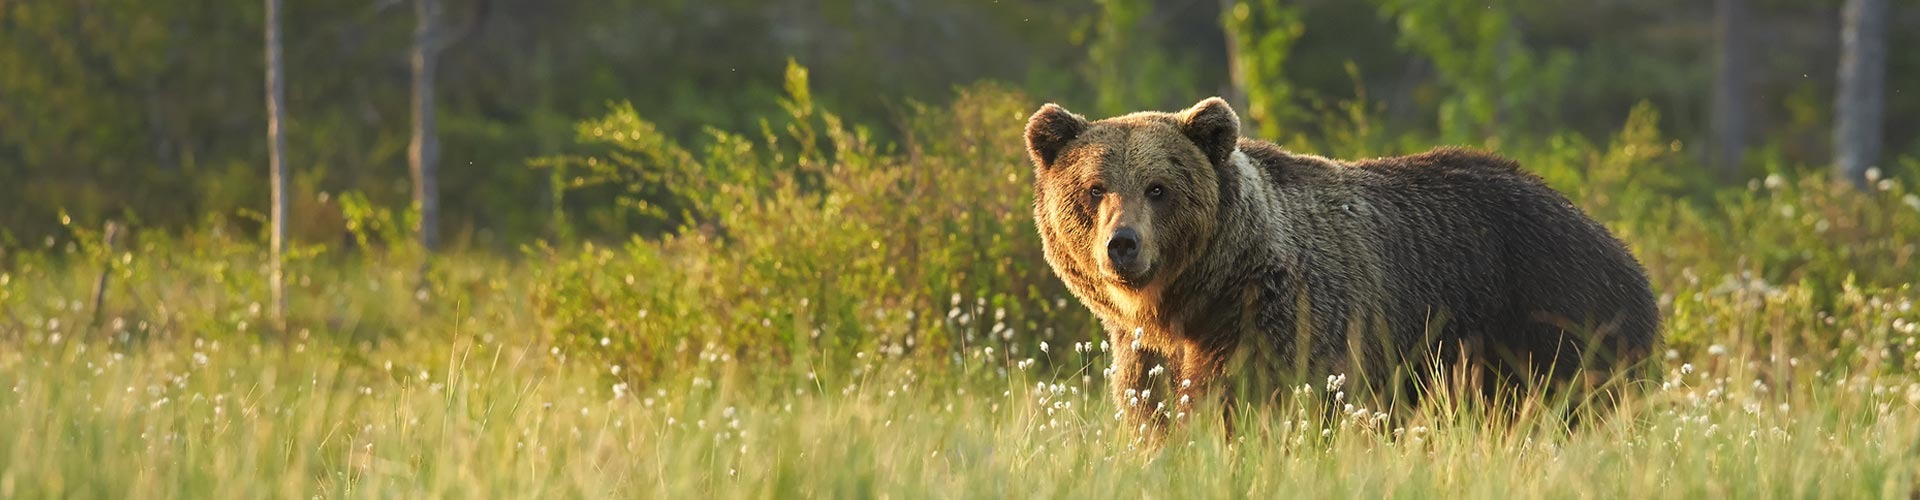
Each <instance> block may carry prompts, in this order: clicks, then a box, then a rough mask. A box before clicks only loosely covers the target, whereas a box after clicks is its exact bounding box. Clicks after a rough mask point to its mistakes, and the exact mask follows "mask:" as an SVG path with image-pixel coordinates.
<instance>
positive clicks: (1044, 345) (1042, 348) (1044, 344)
mask: <svg viewBox="0 0 1920 500" xmlns="http://www.w3.org/2000/svg"><path fill="white" fill-rule="evenodd" d="M1047 347H1048V346H1047V342H1046V341H1044V340H1042V341H1040V352H1049V351H1048V350H1047Z"/></svg>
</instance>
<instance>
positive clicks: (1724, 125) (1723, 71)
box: [1708, 0, 1750, 180]
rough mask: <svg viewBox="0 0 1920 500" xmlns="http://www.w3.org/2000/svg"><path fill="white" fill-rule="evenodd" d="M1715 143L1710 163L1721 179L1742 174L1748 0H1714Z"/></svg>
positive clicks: (1713, 117)
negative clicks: (1715, 44) (1715, 45)
mask: <svg viewBox="0 0 1920 500" xmlns="http://www.w3.org/2000/svg"><path fill="white" fill-rule="evenodd" d="M1713 31H1714V41H1715V42H1716V43H1717V45H1718V47H1716V54H1715V58H1714V67H1713V69H1714V72H1713V110H1712V119H1711V121H1712V127H1713V131H1712V146H1711V147H1710V149H1709V150H1708V151H1709V152H1708V163H1710V164H1711V165H1713V169H1714V173H1716V174H1718V175H1719V177H1720V178H1721V179H1722V180H1732V179H1733V178H1734V177H1735V176H1736V175H1738V174H1739V173H1740V165H1741V160H1742V158H1741V157H1742V155H1743V154H1745V152H1746V149H1747V122H1748V120H1749V119H1750V118H1749V117H1748V115H1747V107H1746V106H1747V100H1748V97H1747V96H1748V94H1749V91H1748V88H1749V83H1748V80H1749V78H1748V76H1747V75H1748V73H1747V70H1748V58H1747V54H1748V53H1749V52H1750V51H1749V48H1748V46H1747V43H1748V40H1747V2H1746V0H1715V2H1714V27H1713Z"/></svg>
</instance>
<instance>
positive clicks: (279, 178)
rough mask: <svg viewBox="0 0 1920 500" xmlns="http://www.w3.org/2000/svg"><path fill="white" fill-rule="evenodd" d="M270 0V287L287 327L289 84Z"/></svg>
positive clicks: (276, 316)
mask: <svg viewBox="0 0 1920 500" xmlns="http://www.w3.org/2000/svg"><path fill="white" fill-rule="evenodd" d="M266 2H267V20H266V24H267V40H266V43H267V169H268V173H267V182H268V184H271V185H272V194H271V196H272V201H273V208H272V215H271V217H272V221H271V224H272V227H271V228H270V230H269V232H270V236H269V237H268V242H269V243H268V252H269V255H268V271H267V273H268V276H267V286H268V288H270V289H271V292H270V293H271V295H272V300H273V305H272V311H273V322H274V326H275V327H276V328H282V329H284V328H285V327H286V319H287V283H286V272H285V269H284V268H283V264H284V260H285V257H284V256H285V253H286V243H287V134H286V128H285V127H286V123H287V85H286V83H287V82H286V77H285V74H284V73H283V72H282V70H283V65H282V62H281V56H280V0H266Z"/></svg>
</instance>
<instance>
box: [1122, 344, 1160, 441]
mask: <svg viewBox="0 0 1920 500" xmlns="http://www.w3.org/2000/svg"><path fill="white" fill-rule="evenodd" d="M1107 338H1108V343H1110V344H1112V345H1113V351H1112V352H1113V366H1112V367H1111V368H1108V369H1107V390H1108V391H1109V392H1110V393H1111V394H1112V397H1113V405H1114V407H1115V408H1117V409H1118V411H1119V412H1120V414H1119V416H1120V417H1121V418H1120V421H1121V422H1122V423H1124V424H1126V426H1127V427H1129V428H1130V429H1134V430H1139V431H1152V430H1156V428H1158V427H1160V425H1161V420H1162V418H1161V417H1163V415H1161V414H1163V413H1165V412H1164V410H1165V409H1166V406H1165V405H1164V404H1162V402H1163V401H1165V397H1166V396H1167V394H1168V392H1167V391H1166V389H1165V384H1159V383H1156V381H1155V379H1156V378H1157V379H1161V380H1164V379H1166V378H1167V374H1166V373H1164V372H1165V371H1166V368H1165V361H1166V357H1165V356H1162V355H1160V354H1159V353H1156V352H1153V351H1152V350H1151V348H1149V347H1145V346H1141V345H1140V344H1139V343H1138V342H1135V338H1134V335H1133V333H1132V332H1122V331H1111V332H1108V335H1107ZM1157 410H1158V411H1157Z"/></svg>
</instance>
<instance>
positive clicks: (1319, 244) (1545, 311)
mask: <svg viewBox="0 0 1920 500" xmlns="http://www.w3.org/2000/svg"><path fill="white" fill-rule="evenodd" d="M1027 139H1028V147H1029V152H1030V153H1031V156H1032V160H1033V163H1034V166H1035V170H1036V180H1035V206H1034V216H1035V222H1036V225H1037V226H1038V227H1039V230H1040V233H1041V237H1042V241H1043V243H1044V246H1045V254H1046V257H1047V261H1048V262H1049V264H1051V265H1052V266H1053V269H1054V271H1055V273H1056V274H1057V275H1059V276H1060V278H1061V279H1062V280H1063V281H1065V282H1066V283H1067V285H1068V287H1069V288H1070V289H1071V290H1072V291H1073V293H1074V294H1075V295H1076V296H1077V297H1079V298H1080V300H1081V301H1082V302H1083V303H1085V304H1086V305H1087V307H1089V308H1090V309H1092V310H1093V312H1094V313H1095V314H1096V315H1097V316H1099V317H1100V318H1101V320H1102V322H1103V323H1104V324H1105V325H1106V327H1107V330H1108V335H1109V342H1110V345H1111V346H1112V348H1113V353H1114V354H1113V356H1114V365H1113V367H1112V369H1110V370H1109V372H1108V375H1109V383H1110V386H1111V388H1112V392H1113V397H1114V399H1115V400H1116V402H1118V403H1119V404H1120V405H1122V406H1123V407H1125V408H1128V409H1129V411H1130V413H1132V414H1134V415H1135V416H1136V417H1139V418H1145V417H1146V416H1147V415H1148V414H1149V412H1150V411H1151V410H1153V409H1155V408H1165V411H1163V412H1161V413H1160V414H1161V415H1163V416H1164V415H1166V414H1177V413H1178V412H1182V411H1187V410H1189V409H1190V408H1191V405H1192V404H1193V403H1195V402H1199V401H1203V400H1207V399H1209V398H1215V397H1219V396H1233V395H1238V396H1239V397H1254V398H1258V397H1262V396H1263V395H1272V394H1276V393H1277V391H1278V390H1279V389H1280V388H1282V387H1285V386H1289V385H1298V384H1300V383H1302V382H1308V381H1312V382H1314V383H1315V385H1316V386H1318V385H1319V383H1318V382H1319V381H1321V380H1324V378H1325V377H1326V376H1327V375H1332V374H1343V375H1346V376H1347V377H1348V379H1349V382H1348V386H1347V390H1348V391H1351V392H1354V393H1356V394H1360V393H1373V394H1384V393H1390V392H1395V391H1400V390H1401V389H1403V387H1401V386H1400V385H1399V384H1396V383H1392V382H1393V381H1410V380H1415V379H1418V378H1419V377H1420V375H1422V374H1423V373H1425V372H1426V371H1428V370H1429V369H1430V367H1431V365H1429V364H1427V363H1426V362H1427V361H1438V362H1440V363H1443V364H1444V363H1449V362H1453V361H1457V360H1466V361H1468V362H1469V363H1466V364H1463V365H1460V366H1468V365H1471V366H1474V367H1480V368H1484V369H1486V370H1487V371H1489V372H1490V373H1491V374H1492V376H1493V377H1494V378H1493V379H1494V380H1503V381H1505V382H1503V383H1506V384H1508V385H1511V384H1514V383H1516V381H1519V380H1523V379H1532V378H1547V379H1552V380H1557V381H1569V380H1575V379H1596V378H1605V377H1606V376H1609V375H1611V374H1613V373H1616V372H1617V371H1618V370H1620V369H1621V368H1623V367H1626V366H1627V365H1630V364H1632V363H1633V362H1635V361H1638V360H1639V359H1640V358H1642V357H1644V356H1645V354H1646V353H1647V352H1649V350H1650V349H1651V348H1652V346H1653V345H1654V344H1655V343H1656V342H1657V341H1658V326H1659V325H1658V323H1659V320H1658V310H1657V307H1656V306H1655V304H1654V301H1653V297H1652V292H1651V291H1650V290H1649V288H1648V285H1647V281H1646V278H1645V275H1644V272H1643V271H1642V269H1641V268H1640V266H1639V264H1638V263H1637V262H1636V261H1635V260H1634V258H1633V256H1632V255H1631V254H1630V253H1629V252H1628V251H1627V249H1626V247H1625V246H1624V245H1623V244H1622V243H1621V242H1620V241H1619V240H1617V239H1615V238H1614V237H1613V236H1612V235H1611V234H1609V233H1608V232H1607V230H1606V229H1605V228H1604V227H1603V226H1601V225H1600V224H1599V223H1597V222H1595V221H1593V220H1592V219H1591V218H1589V217H1587V216H1586V215H1585V214H1584V213H1582V212H1581V211H1580V210H1579V209H1578V208H1576V207H1574V205H1573V204H1572V203H1571V202H1569V201H1568V200H1567V199H1566V197H1564V196H1562V195H1560V194H1559V193H1558V192H1555V191H1553V190H1552V189H1550V188H1548V187H1547V186H1546V185H1545V184H1544V183H1542V182H1541V181H1540V180H1539V179H1538V178H1537V177H1535V176H1533V175H1531V174H1528V173H1525V172H1524V171H1522V170H1520V169H1519V168H1518V167H1517V166H1516V165H1515V164H1513V163H1512V162H1510V161H1507V160H1505V159H1502V158H1499V157H1496V156H1492V155H1489V154H1484V153H1478V152H1472V151H1466V150H1460V149H1437V150H1434V151H1430V152H1427V153H1422V154H1418V155H1411V156H1402V157H1392V158H1380V159H1374V160H1366V161H1357V162H1345V161H1336V160H1329V159H1326V158H1321V157H1316V156H1310V155H1299V154H1293V153H1289V152H1286V151H1284V150H1281V149H1280V148H1279V147H1277V146H1275V145H1273V144H1271V143H1267V142H1262V141H1257V140H1252V139H1245V138H1240V137H1239V131H1238V118H1237V116H1235V115H1234V113H1233V111H1232V110H1231V109H1230V108H1228V106H1227V105H1226V103H1225V102H1223V101H1220V100H1219V99H1208V100H1206V101H1202V102H1201V103H1200V104H1198V105H1196V106H1194V107H1193V108H1191V109H1188V110H1185V111H1182V112H1178V113H1152V112H1146V113H1135V114H1131V115H1126V116H1122V117H1116V118H1111V119H1107V120H1101V121H1098V122H1088V121H1086V120H1084V119H1083V118H1080V117H1079V116H1077V115H1073V114H1072V113H1069V112H1067V111H1066V110H1065V109H1062V108H1059V107H1058V106H1054V105H1051V104H1049V105H1047V106H1045V107H1042V108H1041V110H1040V111H1038V112H1036V113H1035V114H1034V116H1033V118H1032V119H1031V120H1029V122H1028V126H1027ZM1096 192H1097V195H1096ZM1123 235H1124V236H1125V237H1124V238H1121V237H1120V236H1123ZM1135 235H1137V239H1138V241H1139V245H1138V246H1139V250H1138V251H1137V252H1118V251H1115V245H1118V244H1119V243H1118V241H1119V240H1120V239H1127V240H1129V241H1131V240H1132V239H1134V238H1133V237H1134V236H1135ZM1136 345H1137V346H1138V348H1135V346H1136ZM1156 366H1164V368H1165V370H1164V371H1156V370H1154V368H1155V367H1156ZM1155 374H1159V375H1157V376H1156V375H1155ZM1155 387H1158V389H1155ZM1228 387H1231V388H1232V390H1222V389H1226V388H1228ZM1229 393H1231V394H1229ZM1161 401H1168V402H1169V403H1168V406H1169V407H1161V406H1160V402H1161Z"/></svg>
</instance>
